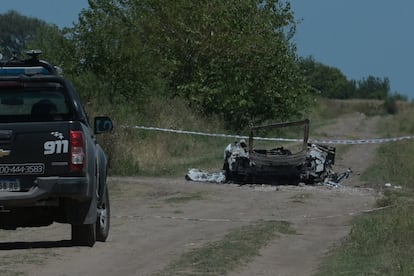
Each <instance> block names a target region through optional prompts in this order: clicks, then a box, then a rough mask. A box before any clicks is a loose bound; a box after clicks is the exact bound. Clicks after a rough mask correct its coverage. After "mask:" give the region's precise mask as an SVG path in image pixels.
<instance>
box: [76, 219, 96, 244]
mask: <svg viewBox="0 0 414 276" xmlns="http://www.w3.org/2000/svg"><path fill="white" fill-rule="evenodd" d="M95 241H96V233H95V223H92V224H72V244H73V245H79V246H89V247H92V246H93V245H94V244H95Z"/></svg>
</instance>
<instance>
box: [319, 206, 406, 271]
mask: <svg viewBox="0 0 414 276" xmlns="http://www.w3.org/2000/svg"><path fill="white" fill-rule="evenodd" d="M413 207H414V204H413V203H407V202H405V203H402V204H399V205H397V206H395V207H393V208H389V209H385V210H380V211H377V212H374V213H372V214H369V215H364V216H362V217H359V218H356V219H355V220H354V224H353V228H352V231H351V234H350V236H349V237H348V239H347V240H346V241H345V242H344V244H343V245H342V246H341V247H340V248H339V249H338V250H337V251H336V252H335V254H333V255H332V256H330V257H329V258H328V259H327V260H326V262H325V263H324V265H322V267H321V271H320V272H319V273H317V274H316V276H325V275H352V276H354V275H414V262H413V261H412V256H414V213H413V212H412V210H413Z"/></svg>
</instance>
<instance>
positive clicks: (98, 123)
mask: <svg viewBox="0 0 414 276" xmlns="http://www.w3.org/2000/svg"><path fill="white" fill-rule="evenodd" d="M113 128H114V124H113V123H112V120H111V118H109V117H106V116H99V117H95V124H94V132H95V134H99V133H106V132H111V131H112V129H113Z"/></svg>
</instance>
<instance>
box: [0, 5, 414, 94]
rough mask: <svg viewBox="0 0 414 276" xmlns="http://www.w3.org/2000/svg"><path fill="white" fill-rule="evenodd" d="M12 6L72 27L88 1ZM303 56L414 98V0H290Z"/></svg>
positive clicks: (4, 9)
mask: <svg viewBox="0 0 414 276" xmlns="http://www.w3.org/2000/svg"><path fill="white" fill-rule="evenodd" d="M1 2H2V3H1V5H0V13H4V12H7V11H9V10H11V9H13V10H16V11H18V12H20V13H21V14H23V15H26V16H32V17H37V18H40V19H42V20H44V21H46V22H48V23H53V24H56V25H58V26H59V27H70V26H72V23H73V22H75V21H77V20H78V14H79V12H80V11H81V10H82V9H83V8H87V7H88V1H87V0H2V1H1ZM291 4H292V10H293V11H294V12H295V16H296V18H297V19H298V20H299V19H301V20H302V22H301V23H300V24H298V28H297V33H296V36H295V43H296V44H297V46H298V54H299V55H300V56H305V57H306V56H313V57H314V58H315V60H316V61H320V62H322V63H324V64H326V65H329V66H334V67H337V68H338V69H340V70H341V71H342V72H343V73H344V74H345V75H346V76H347V78H348V79H355V80H361V79H362V78H366V77H368V76H369V75H372V76H375V77H380V78H382V77H388V78H389V79H390V82H391V92H394V91H397V92H399V93H401V94H403V95H407V96H408V97H409V98H410V99H414V75H413V71H414V70H413V67H414V54H413V51H414V35H413V31H412V30H411V28H413V27H414V15H413V12H414V1H412V0H394V1H390V0H291Z"/></svg>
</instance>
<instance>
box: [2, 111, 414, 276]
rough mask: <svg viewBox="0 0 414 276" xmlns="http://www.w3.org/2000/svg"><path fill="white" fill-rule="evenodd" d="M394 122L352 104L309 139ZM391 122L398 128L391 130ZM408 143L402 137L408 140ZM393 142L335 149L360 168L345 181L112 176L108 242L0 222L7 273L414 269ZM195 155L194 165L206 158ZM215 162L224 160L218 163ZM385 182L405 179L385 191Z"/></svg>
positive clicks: (59, 228)
mask: <svg viewBox="0 0 414 276" xmlns="http://www.w3.org/2000/svg"><path fill="white" fill-rule="evenodd" d="M324 112H326V113H327V112H330V111H328V110H325V111H324ZM407 112H408V111H407ZM407 114H408V113H405V111H404V112H402V113H401V115H399V116H408V115H407ZM391 119H393V118H391ZM391 119H390V117H387V116H366V115H364V114H362V113H360V112H356V111H355V110H352V111H350V112H344V113H343V114H342V115H341V116H336V117H332V118H328V119H325V120H324V123H323V124H322V123H318V120H317V119H313V120H312V121H315V124H314V125H313V126H314V127H313V128H312V132H311V133H312V134H311V138H315V139H316V138H328V139H340V138H346V139H360V138H375V137H383V136H392V134H402V133H403V132H402V130H401V129H402V128H403V127H402V126H401V125H400V126H398V125H397V124H395V123H392V121H391ZM395 119H396V120H401V118H395ZM312 121H311V127H312ZM391 128H398V130H395V131H393V132H392V133H385V132H386V131H390V129H391ZM403 130H404V131H406V132H409V131H410V130H409V129H408V130H407V129H403ZM132 135H135V134H132ZM150 135H154V136H155V135H156V134H150ZM168 135H171V134H168ZM157 139H159V140H158V141H161V140H163V139H166V138H163V137H158V138H157ZM185 139H189V138H185ZM219 142H221V141H218V142H214V143H216V144H220V143H219ZM405 143H407V144H405ZM410 143H412V142H410V141H406V142H402V144H401V142H398V143H397V144H395V145H394V146H396V147H400V148H401V147H407V148H409V147H410V145H411V144H410ZM225 145H226V143H223V146H222V148H224V146H225ZM217 147H218V146H217ZM389 147H392V145H391V144H387V145H385V147H384V146H380V145H378V144H370V145H346V146H339V147H338V156H337V160H336V161H337V162H336V165H335V166H334V169H335V170H336V171H337V172H342V171H344V170H346V169H347V168H351V169H352V170H353V174H352V176H351V177H350V178H349V179H347V180H346V182H345V183H344V187H342V188H332V187H327V186H303V187H302V186H267V185H255V186H251V185H245V186H237V185H231V184H207V183H198V182H189V181H186V180H184V174H185V173H186V170H185V168H182V167H181V169H180V168H176V169H174V170H173V171H174V173H173V174H172V175H175V174H176V171H180V170H181V174H182V175H181V176H169V177H159V176H158V177H148V176H133V177H132V176H130V177H121V176H112V177H110V179H109V185H110V188H111V191H110V193H111V202H112V217H111V219H112V228H111V232H110V237H109V240H108V241H107V242H106V243H97V244H96V245H95V247H93V248H84V247H72V246H71V245H70V242H69V238H70V227H69V226H67V225H61V224H54V225H52V226H50V227H46V228H28V229H19V230H17V231H12V232H8V231H0V238H1V242H0V274H1V275H114V274H122V275H154V276H156V275H312V274H317V275H367V274H368V275H384V274H386V275H410V271H411V270H410V269H411V267H412V265H411V264H410V262H411V260H409V257H408V256H405V254H406V253H404V252H408V253H407V254H409V253H410V252H413V251H412V249H411V247H412V246H411V242H412V234H413V232H412V229H413V228H412V226H413V225H412V223H413V219H412V217H411V215H410V212H408V210H411V205H410V204H411V203H410V202H411V201H410V199H409V197H407V194H408V193H409V191H410V187H409V186H408V184H407V183H408V182H409V181H407V182H403V181H402V180H394V178H392V177H394V176H390V175H387V174H386V171H387V170H386V169H384V167H386V168H388V167H389V166H390V165H389V164H388V163H384V161H383V160H384V159H385V160H387V159H389V156H390V154H391V153H394V159H393V160H394V162H393V163H396V162H397V160H399V157H398V156H395V150H394V151H392V150H391V149H389ZM222 148H221V149H219V150H218V152H219V157H218V158H217V162H218V163H217V166H220V163H219V161H220V159H221V156H222ZM387 148H388V149H387ZM377 152H379V153H380V154H379V155H377ZM390 152H391V153H390ZM381 154H384V155H385V158H384V157H381ZM211 158H213V160H215V157H211ZM180 159H182V160H184V159H185V156H182V157H181V158H180ZM193 161H194V162H195V164H194V165H195V166H197V165H199V166H202V165H204V163H203V162H206V161H203V162H202V161H200V160H193ZM187 162H188V161H187ZM197 162H198V163H197ZM208 164H210V166H211V167H210V168H216V169H217V167H215V166H216V161H213V162H211V161H210V162H209V163H208ZM183 166H185V164H184V165H183ZM178 167H179V166H178ZM201 168H204V167H201ZM218 169H219V168H218ZM373 170H377V172H376V173H375V174H374V175H370V173H369V172H370V171H373ZM399 174H400V175H402V174H404V173H403V172H400V173H399ZM400 177H403V176H400ZM405 177H410V176H405ZM397 181H398V182H397ZM387 182H390V183H392V185H393V186H392V187H394V186H401V185H402V186H403V188H401V189H392V190H385V189H384V188H383V187H384V184H385V183H387ZM384 193H385V196H384V195H383V194H384ZM378 204H381V205H378ZM387 206H392V207H387ZM382 207H386V208H385V209H382ZM379 222H380V223H379ZM374 226H375V227H374ZM391 226H392V227H391ZM410 229H411V230H410ZM407 230H408V231H407ZM393 231H396V232H393ZM404 231H405V232H404ZM372 233H377V235H374V236H372V235H373V234H372ZM390 237H392V238H390ZM384 241H388V242H387V243H385V242H384ZM404 241H405V243H404ZM384 244H386V245H387V247H384V246H383V245H384ZM401 246H402V249H401V250H400V247H401ZM378 252H380V253H385V252H387V254H382V255H380V254H378ZM358 254H359V255H358ZM361 254H362V255H361ZM386 258H388V259H389V260H390V262H391V264H390V263H386V262H385V259H386ZM389 264H390V265H389ZM385 265H388V266H387V267H388V269H389V270H385V268H384V266H385Z"/></svg>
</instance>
